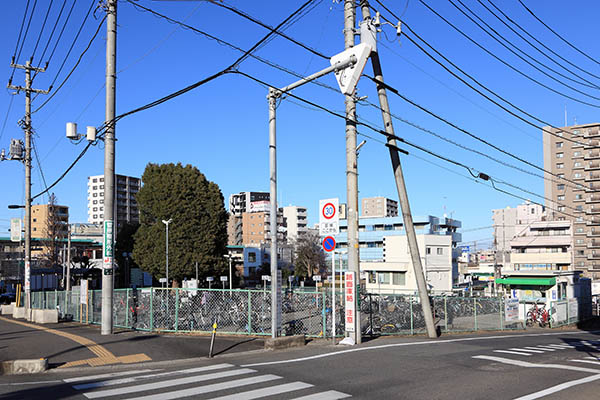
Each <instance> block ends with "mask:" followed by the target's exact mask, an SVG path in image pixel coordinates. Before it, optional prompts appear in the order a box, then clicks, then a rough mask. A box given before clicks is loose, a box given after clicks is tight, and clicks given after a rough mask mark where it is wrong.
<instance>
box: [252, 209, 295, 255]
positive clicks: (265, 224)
mask: <svg viewBox="0 0 600 400" xmlns="http://www.w3.org/2000/svg"><path fill="white" fill-rule="evenodd" d="M277 227H278V230H277V239H278V240H279V241H280V243H284V242H285V240H286V238H287V235H286V224H285V218H284V217H283V209H281V208H280V209H279V210H277ZM242 232H243V233H242V245H243V246H250V247H259V246H260V244H263V243H271V235H270V234H271V222H270V213H269V212H268V211H258V212H245V213H243V214H242Z"/></svg>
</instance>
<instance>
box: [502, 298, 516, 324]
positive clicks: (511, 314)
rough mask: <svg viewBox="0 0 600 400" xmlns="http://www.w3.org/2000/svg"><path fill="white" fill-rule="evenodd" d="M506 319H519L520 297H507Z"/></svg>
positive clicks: (510, 320) (509, 320)
mask: <svg viewBox="0 0 600 400" xmlns="http://www.w3.org/2000/svg"><path fill="white" fill-rule="evenodd" d="M504 320H505V321H506V322H512V321H518V320H519V299H506V300H505V301H504Z"/></svg>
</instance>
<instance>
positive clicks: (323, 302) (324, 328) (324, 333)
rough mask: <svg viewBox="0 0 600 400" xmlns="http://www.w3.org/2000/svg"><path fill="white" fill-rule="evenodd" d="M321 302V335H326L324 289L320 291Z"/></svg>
mask: <svg viewBox="0 0 600 400" xmlns="http://www.w3.org/2000/svg"><path fill="white" fill-rule="evenodd" d="M321 303H322V304H323V307H322V311H321V313H322V315H323V318H322V319H323V320H322V321H321V324H322V325H321V332H322V333H323V337H326V336H327V335H326V333H327V316H326V315H325V291H322V292H321ZM271 312H273V307H271Z"/></svg>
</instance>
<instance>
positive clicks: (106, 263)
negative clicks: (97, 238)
mask: <svg viewBox="0 0 600 400" xmlns="http://www.w3.org/2000/svg"><path fill="white" fill-rule="evenodd" d="M114 239H115V238H114V221H104V242H103V246H102V256H103V262H102V268H104V269H112V267H113V257H114V243H115V241H114Z"/></svg>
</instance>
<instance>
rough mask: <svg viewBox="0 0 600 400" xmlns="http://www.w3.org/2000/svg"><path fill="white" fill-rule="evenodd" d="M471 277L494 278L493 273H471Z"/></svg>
mask: <svg viewBox="0 0 600 400" xmlns="http://www.w3.org/2000/svg"><path fill="white" fill-rule="evenodd" d="M471 275H473V276H494V273H493V272H473V273H471Z"/></svg>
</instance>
